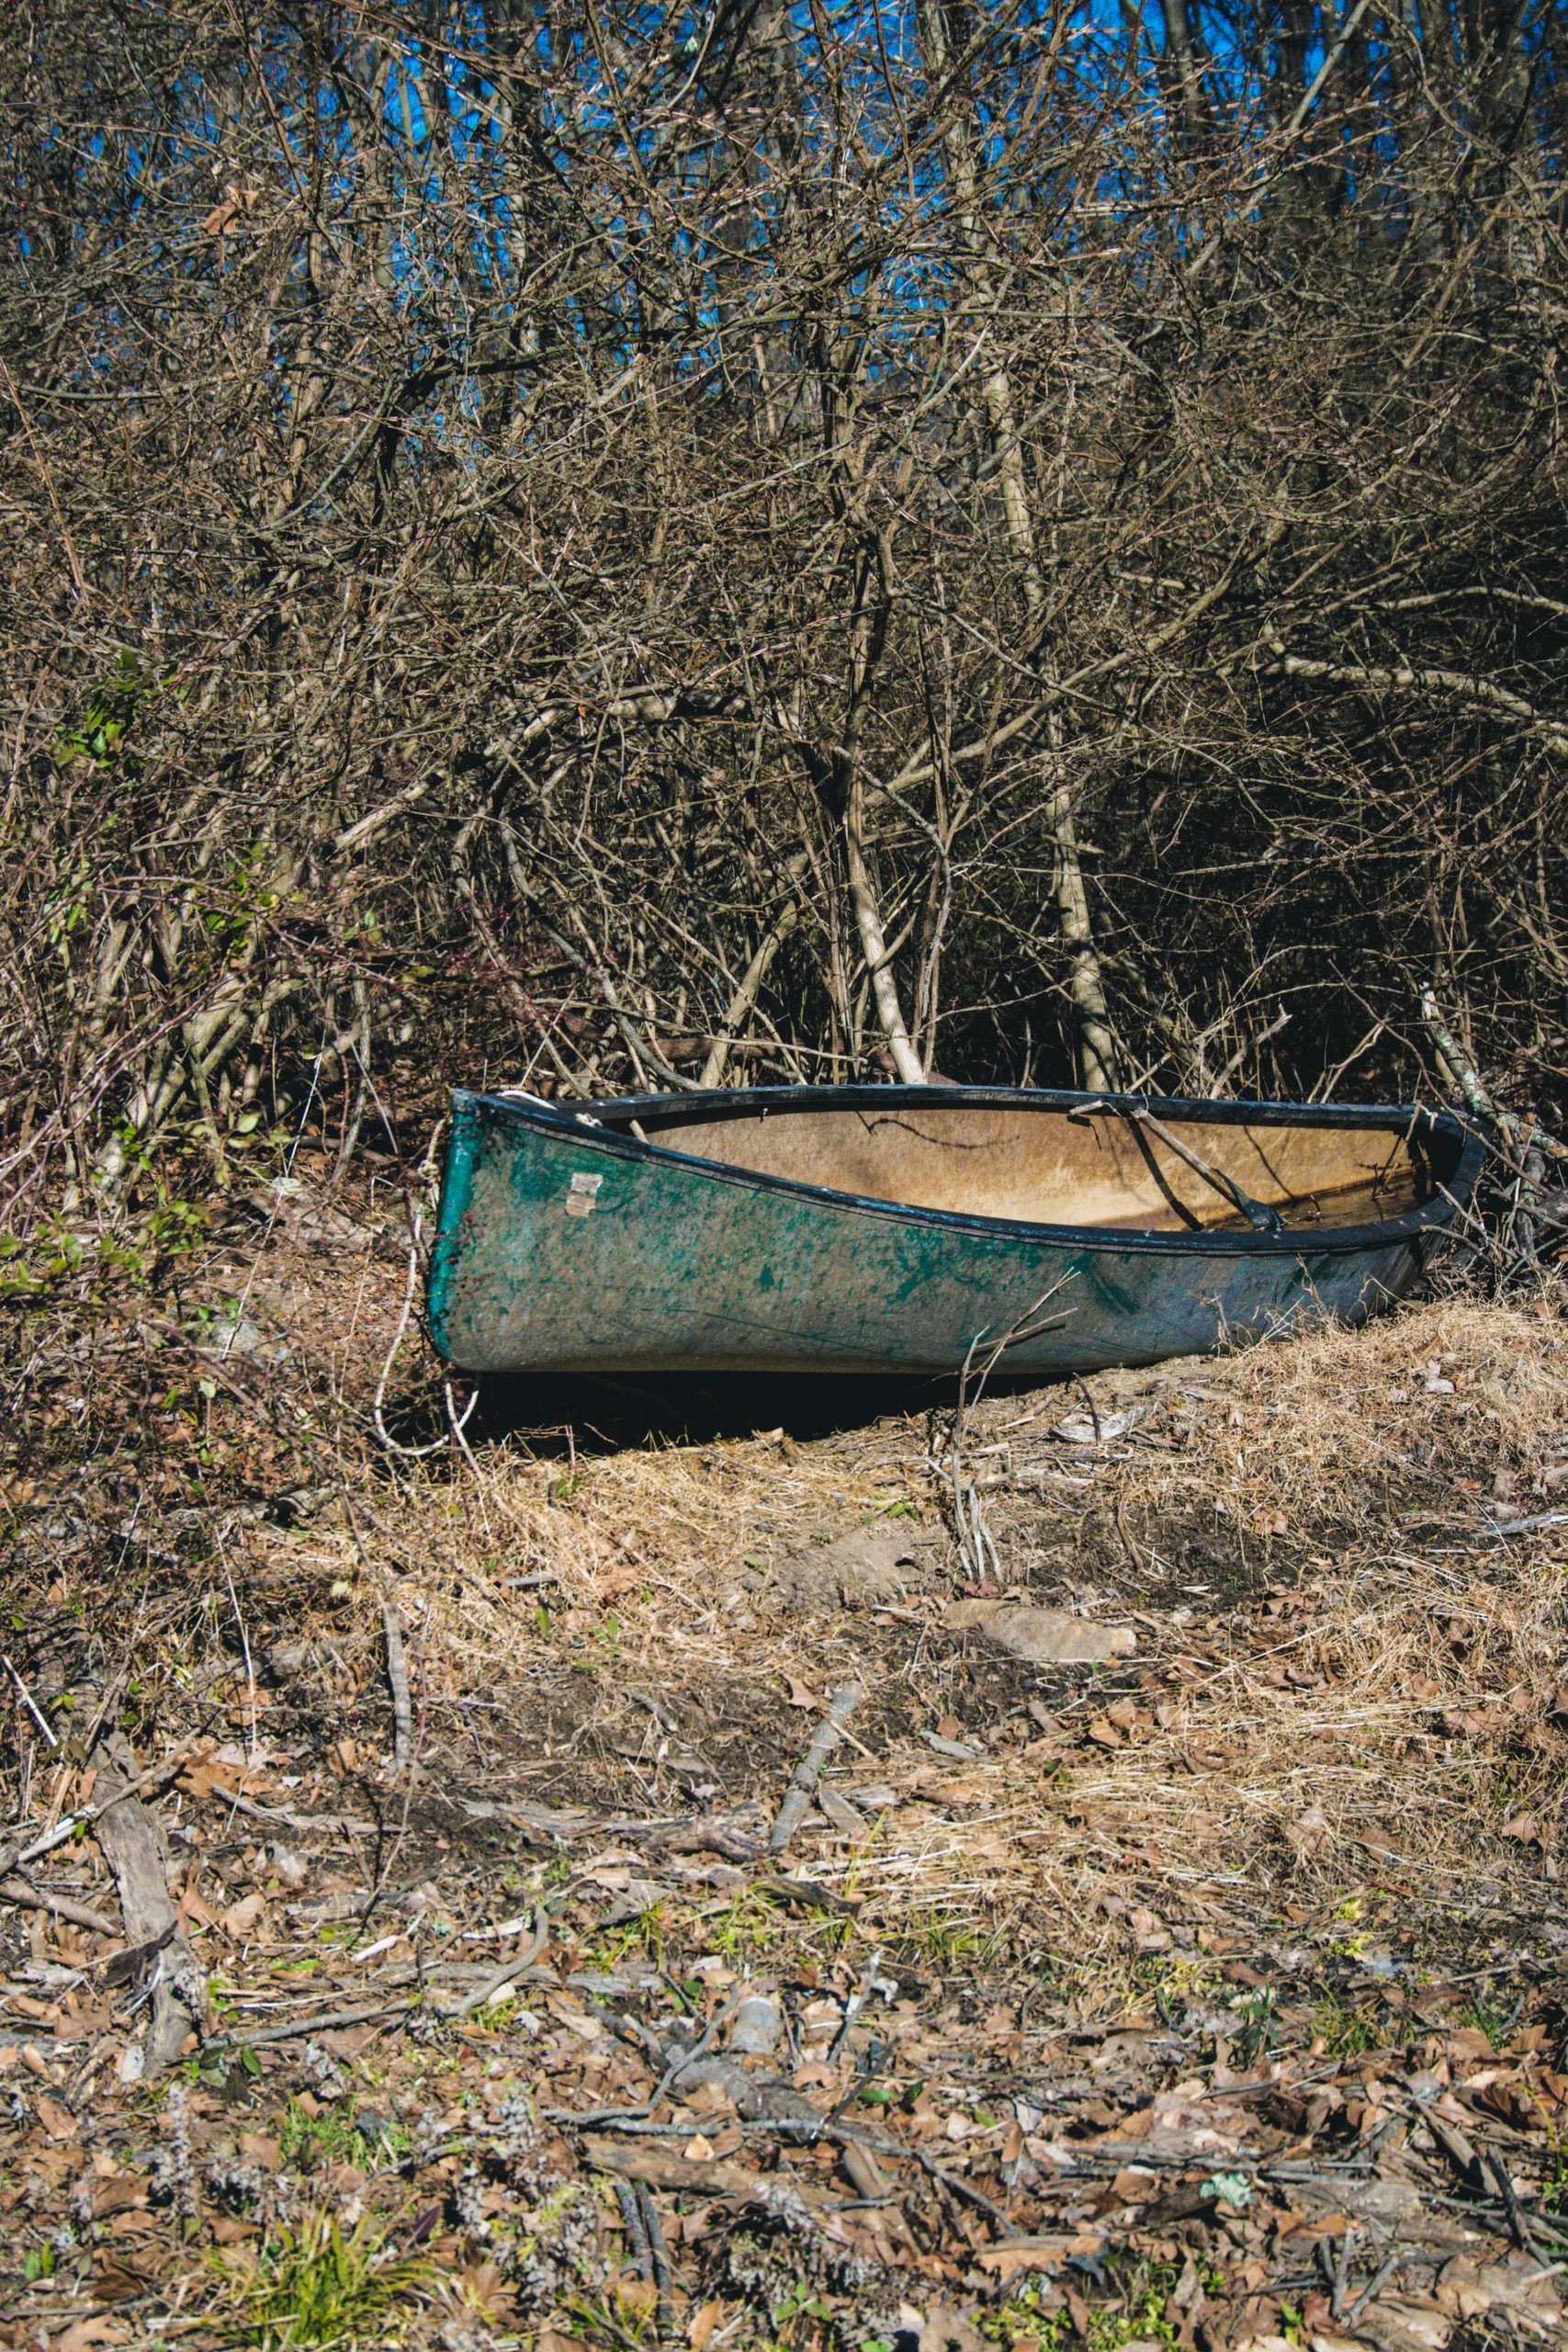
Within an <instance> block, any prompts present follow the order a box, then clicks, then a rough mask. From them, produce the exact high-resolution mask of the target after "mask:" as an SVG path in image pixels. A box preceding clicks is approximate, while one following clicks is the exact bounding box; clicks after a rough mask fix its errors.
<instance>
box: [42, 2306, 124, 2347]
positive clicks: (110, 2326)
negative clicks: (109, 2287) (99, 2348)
mask: <svg viewBox="0 0 1568 2352" xmlns="http://www.w3.org/2000/svg"><path fill="white" fill-rule="evenodd" d="M129 2343H130V2328H129V2327H126V2326H123V2325H122V2324H121V2323H120V2322H119V2321H118V2319H109V2318H108V2317H107V2315H106V2314H105V2313H104V2312H96V2313H95V2314H94V2316H93V2317H91V2318H90V2319H79V2320H76V2321H73V2324H72V2325H71V2326H70V2327H68V2328H67V2329H66V2330H65V2332H64V2334H63V2335H51V2337H50V2339H49V2352H88V2347H89V2346H91V2345H94V2344H129Z"/></svg>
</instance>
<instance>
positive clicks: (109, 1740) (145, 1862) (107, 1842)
mask: <svg viewBox="0 0 1568 2352" xmlns="http://www.w3.org/2000/svg"><path fill="white" fill-rule="evenodd" d="M93 1760H94V1761H95V1763H96V1765H97V1768H98V1779H97V1787H98V1789H99V1790H100V1791H101V1792H102V1795H101V1799H100V1802H99V1804H98V1805H97V1807H96V1832H97V1839H98V1845H99V1848H100V1849H101V1850H102V1853H103V1857H104V1860H105V1861H106V1862H107V1864H108V1866H109V1868H110V1870H111V1871H113V1872H114V1878H115V1884H116V1886H117V1888H118V1892H119V1907H120V1912H121V1915H122V1916H123V1917H124V1920H125V1939H126V1941H127V1943H129V1944H152V1945H156V1946H157V1947H158V1956H157V1961H156V1962H155V1970H154V1974H153V1979H152V2014H151V2018H150V2021H149V2023H148V2028H147V2045H146V2053H145V2057H144V2060H143V2070H144V2073H145V2075H146V2077H147V2079H148V2080H149V2081H151V2080H152V2077H153V2076H154V2075H158V2074H160V2073H161V2072H162V2071H163V2069H164V2067H165V2066H166V2065H168V2064H170V2063H171V2061H172V2060H174V2059H175V2058H177V2057H178V2056H179V2054H180V2052H181V2050H182V2049H183V2048H184V2047H185V2040H186V2035H187V2034H188V2033H189V2032H190V2031H191V2030H192V2029H193V2028H194V2029H195V2030H196V2031H197V2033H198V2034H199V2033H200V2032H201V2030H202V2027H203V2024H204V2014H203V2013H204V2007H205V1985H204V1981H203V1978H202V1973H201V1971H200V1969H199V1968H198V1967H197V1962H196V1955H195V1954H194V1952H193V1951H191V1948H190V1945H189V1943H188V1941H187V1940H186V1932H185V1929H184V1928H183V1927H182V1926H181V1924H180V1917H179V1914H178V1912H177V1911H176V1910H175V1906H174V1904H173V1902H172V1901H171V1899H170V1895H169V1874H168V1864H167V1861H166V1860H165V1857H164V1841H163V1838H162V1837H161V1835H160V1833H159V1830H158V1826H157V1824H156V1821H155V1819H154V1818H153V1816H152V1815H150V1814H149V1813H148V1811H147V1809H146V1807H145V1806H144V1805H143V1804H141V1800H140V1798H139V1797H138V1796H137V1795H136V1793H135V1792H136V1790H137V1788H138V1787H139V1786H140V1785H141V1782H142V1781H144V1780H145V1778H146V1775H145V1774H139V1773H138V1772H137V1770H136V1759H135V1758H134V1757H133V1756H132V1755H131V1752H130V1747H129V1745H128V1744H127V1742H126V1740H125V1738H124V1736H123V1735H122V1734H121V1733H119V1732H109V1733H107V1734H106V1735H105V1736H104V1737H103V1738H102V1739H100V1740H99V1742H98V1745H97V1747H96V1749H95V1750H94V1758H93Z"/></svg>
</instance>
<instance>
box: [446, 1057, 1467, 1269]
mask: <svg viewBox="0 0 1568 2352" xmlns="http://www.w3.org/2000/svg"><path fill="white" fill-rule="evenodd" d="M452 1103H453V1111H454V1114H456V1115H457V1117H458V1118H459V1119H460V1118H461V1117H462V1116H463V1114H465V1113H467V1114H469V1115H470V1116H471V1115H472V1114H475V1113H481V1114H483V1115H484V1116H485V1117H487V1118H491V1119H497V1120H501V1121H502V1122H504V1123H506V1124H509V1125H517V1126H520V1127H530V1128H533V1129H535V1130H536V1131H539V1132H542V1133H543V1134H546V1135H553V1136H559V1137H560V1139H561V1140H562V1141H563V1142H565V1141H568V1140H570V1142H572V1143H573V1144H575V1145H576V1146H578V1147H579V1148H582V1147H584V1146H587V1147H588V1148H592V1149H595V1150H600V1151H605V1152H609V1153H611V1154H613V1155H614V1156H615V1158H617V1159H642V1160H654V1161H660V1162H663V1163H666V1164H668V1165H671V1166H673V1167H679V1168H689V1169H690V1170H693V1172H694V1173H700V1174H702V1175H703V1176H704V1177H705V1178H707V1179H709V1180H710V1181H712V1182H716V1183H723V1184H737V1185H739V1186H742V1187H743V1188H745V1189H746V1190H748V1191H751V1192H759V1193H788V1194H789V1195H790V1196H791V1197H793V1198H795V1199H798V1200H810V1201H820V1202H822V1203H824V1204H828V1205H831V1206H834V1207H838V1208H845V1207H852V1208H855V1209H858V1210H862V1211H863V1212H864V1213H865V1214H867V1215H868V1216H880V1217H891V1218H894V1219H897V1220H898V1221H900V1222H903V1223H908V1224H914V1225H927V1226H940V1227H944V1228H945V1229H946V1230H948V1231H950V1232H959V1233H993V1234H995V1233H1006V1234H1014V1235H1019V1236H1037V1237H1038V1238H1040V1239H1042V1240H1050V1241H1062V1242H1070V1243H1071V1244H1072V1245H1073V1246H1074V1248H1076V1249H1088V1250H1118V1251H1123V1250H1152V1251H1157V1252H1159V1253H1161V1254H1164V1255H1172V1254H1174V1255H1177V1256H1183V1257H1185V1256H1190V1255H1191V1254H1193V1253H1194V1252H1197V1253H1200V1254H1201V1255H1203V1256H1205V1257H1236V1256H1251V1255H1254V1254H1266V1255H1270V1256H1273V1255H1281V1254H1282V1255H1284V1256H1287V1257H1300V1256H1302V1255H1303V1252H1309V1253H1310V1254H1312V1255H1314V1256H1316V1255H1317V1254H1319V1253H1320V1252H1324V1251H1328V1252H1334V1253H1338V1252H1342V1251H1343V1252H1348V1251H1354V1250H1367V1249H1369V1248H1371V1247H1373V1246H1374V1245H1375V1246H1377V1247H1380V1248H1381V1247H1383V1246H1386V1245H1387V1244H1389V1243H1390V1242H1396V1241H1402V1240H1405V1239H1411V1238H1415V1237H1416V1236H1417V1235H1420V1234H1423V1233H1435V1232H1440V1231H1441V1230H1442V1229H1443V1227H1446V1226H1448V1225H1450V1224H1451V1223H1452V1221H1453V1219H1454V1218H1455V1216H1458V1215H1459V1214H1460V1212H1461V1210H1462V1209H1463V1208H1464V1207H1465V1206H1466V1204H1468V1202H1469V1200H1470V1196H1471V1194H1472V1192H1473V1191H1474V1189H1475V1184H1476V1180H1477V1178H1478V1177H1479V1175H1480V1173H1481V1170H1482V1166H1483V1162H1484V1159H1485V1157H1486V1147H1485V1144H1484V1143H1483V1140H1482V1138H1481V1137H1480V1136H1477V1135H1476V1133H1475V1132H1474V1130H1473V1129H1472V1127H1470V1126H1469V1125H1466V1124H1465V1122H1464V1121H1462V1120H1461V1119H1459V1118H1457V1117H1456V1116H1455V1115H1454V1114H1453V1113H1452V1112H1450V1111H1444V1110H1437V1109H1433V1108H1431V1107H1429V1106H1427V1104H1424V1103H1246V1102H1213V1101H1210V1100H1207V1099H1204V1098H1199V1099H1197V1100H1193V1101H1189V1100H1187V1099H1185V1098H1183V1097H1181V1096H1176V1095H1158V1094H1089V1093H1081V1092H1071V1093H1068V1092H1058V1091H1053V1090H1048V1089H1046V1088H1043V1087H1027V1088H1026V1087H1010V1086H753V1087H718V1088H714V1089H713V1090H712V1091H708V1092H702V1091H695V1092H693V1093H690V1094H623V1095H617V1096H615V1097H614V1098H613V1099H610V1100H606V1101H602V1102H590V1103H579V1104H568V1103H547V1102H545V1101H544V1100H542V1099H541V1098H540V1097H539V1096H537V1095H525V1094H523V1093H521V1092H518V1093H497V1094H491V1093H481V1092H478V1091H468V1089H463V1088H459V1089H457V1091H455V1092H454V1094H453V1098H452ZM965 1108H973V1109H977V1110H998V1111H1037V1112H1042V1113H1053V1112H1054V1113H1056V1114H1062V1113H1072V1112H1078V1113H1083V1112H1086V1111H1087V1112H1099V1113H1111V1114H1121V1115H1122V1116H1124V1117H1127V1118H1129V1119H1134V1120H1135V1119H1136V1118H1138V1117H1139V1116H1140V1114H1152V1115H1153V1116H1154V1117H1155V1118H1157V1119H1159V1120H1160V1121H1162V1122H1164V1123H1168V1124H1170V1125H1183V1126H1185V1125H1213V1126H1216V1127H1227V1126H1228V1127H1235V1126H1243V1127H1245V1126H1250V1127H1269V1126H1273V1127H1318V1128H1335V1127H1339V1128H1344V1129H1347V1130H1354V1129H1356V1128H1372V1129H1377V1130H1381V1131H1382V1133H1383V1134H1385V1135H1392V1134H1394V1133H1400V1132H1402V1133H1404V1134H1405V1135H1408V1136H1418V1137H1419V1138H1420V1139H1421V1141H1422V1142H1423V1143H1424V1144H1427V1145H1431V1144H1433V1143H1436V1144H1438V1145H1439V1147H1441V1146H1444V1145H1446V1146H1447V1147H1448V1148H1450V1150H1451V1152H1452V1154H1453V1158H1452V1161H1451V1164H1450V1167H1449V1169H1448V1170H1447V1171H1446V1173H1445V1174H1444V1175H1443V1176H1442V1177H1441V1178H1440V1180H1438V1182H1435V1183H1434V1187H1433V1190H1432V1192H1431V1193H1430V1194H1429V1196H1428V1197H1427V1199H1426V1200H1424V1201H1420V1202H1417V1203H1416V1205H1415V1206H1414V1207H1412V1208H1409V1209H1407V1210H1405V1211H1404V1213H1403V1214H1402V1215H1400V1216H1392V1217H1380V1218H1377V1219H1375V1220H1374V1221H1373V1222H1372V1223H1371V1224H1361V1225H1346V1226H1316V1225H1314V1226H1313V1227H1310V1228H1303V1227H1299V1226H1298V1227H1287V1228H1286V1229H1285V1230H1284V1231H1283V1232H1269V1231H1260V1230H1258V1229H1257V1228H1256V1227H1250V1226H1249V1227H1247V1228H1245V1229H1238V1228H1236V1227H1221V1228H1220V1229H1218V1230H1216V1229H1214V1228H1212V1227H1204V1228H1201V1229H1200V1230H1197V1231H1194V1230H1192V1229H1190V1228H1189V1227H1181V1228H1179V1229H1178V1230H1176V1231H1158V1230H1150V1229H1145V1228H1141V1227H1120V1226H1119V1227H1108V1226H1103V1225H1058V1224H1051V1223H1041V1222H1039V1221H1036V1220H1034V1219H1031V1218H1027V1217H998V1216H975V1215H972V1214H971V1213H970V1212H968V1211H966V1210H959V1209H932V1208H921V1207H919V1206H917V1205H915V1204H913V1203H911V1202H908V1201H896V1200H887V1199H886V1198H881V1197H878V1196H876V1195H874V1194H871V1193H851V1192H844V1191H841V1190H839V1189H837V1188H835V1187H833V1186H831V1185H826V1184H809V1183H805V1182H799V1181H797V1180H796V1179H795V1178H794V1177H788V1176H770V1175H766V1174H764V1173H762V1172H761V1170H756V1169H750V1168H746V1167H744V1166H737V1165H736V1164H734V1163H733V1162H730V1161H727V1160H719V1159H703V1158H702V1157H701V1155H700V1154H698V1153H695V1152H692V1151H689V1150H684V1151H675V1150H671V1148H669V1147H668V1146H667V1145H662V1144H660V1143H658V1142H657V1141H655V1140H654V1139H653V1138H652V1136H649V1138H648V1140H646V1141H643V1140H640V1139H639V1138H638V1137H637V1136H635V1135H632V1134H631V1133H630V1132H629V1131H628V1130H629V1127H630V1123H631V1122H632V1121H633V1120H634V1119H635V1120H636V1121H637V1125H639V1126H641V1127H642V1128H643V1129H644V1130H645V1132H646V1131H647V1130H648V1129H649V1127H650V1126H655V1125H658V1124H660V1122H662V1121H669V1122H671V1124H674V1125H681V1126H682V1127H690V1126H692V1125H699V1124H704V1123H706V1122H710V1121H711V1122H714V1123H719V1122H722V1121H724V1120H727V1119H734V1118H744V1117H747V1116H751V1117H755V1116H757V1115H758V1114H763V1115H770V1116H771V1115H774V1114H777V1115H779V1116H784V1117H787V1116H789V1115H790V1114H798V1113H804V1112H813V1111H864V1112H870V1113H873V1114H879V1115H881V1116H886V1114H888V1113H889V1112H898V1111H956V1110H962V1109H965Z"/></svg>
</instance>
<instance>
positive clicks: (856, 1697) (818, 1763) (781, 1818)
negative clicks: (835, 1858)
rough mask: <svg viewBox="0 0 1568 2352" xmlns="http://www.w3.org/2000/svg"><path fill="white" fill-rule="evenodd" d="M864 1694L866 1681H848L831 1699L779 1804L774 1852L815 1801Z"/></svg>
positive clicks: (770, 1843)
mask: <svg viewBox="0 0 1568 2352" xmlns="http://www.w3.org/2000/svg"><path fill="white" fill-rule="evenodd" d="M864 1696H865V1686H864V1684H863V1683H861V1682H846V1683H845V1685H844V1687H843V1689H842V1690H841V1691H834V1693H833V1695H832V1697H831V1698H830V1699H829V1702H828V1712H827V1713H826V1714H825V1715H824V1716H823V1718H822V1720H821V1722H820V1723H819V1724H818V1726H817V1732H816V1736H815V1737H814V1738H813V1740H812V1742H811V1745H810V1747H808V1748H807V1751H806V1753H805V1755H804V1756H803V1757H802V1758H801V1759H800V1761H799V1763H798V1764H797V1765H796V1766H795V1773H794V1776H793V1778H792V1779H791V1781H790V1784H789V1786H788V1788H787V1789H786V1790H785V1791H784V1803H783V1804H781V1805H780V1807H779V1810H778V1817H777V1819H776V1820H775V1821H774V1823H773V1832H772V1835H771V1836H770V1837H769V1839H768V1851H769V1853H770V1854H782V1853H783V1852H784V1848H785V1847H786V1846H787V1845H788V1844H789V1841H790V1839H791V1838H793V1837H794V1836H795V1831H796V1830H797V1829H798V1828H799V1826H800V1824H801V1821H802V1818H803V1817H804V1815H805V1813H806V1808H807V1805H808V1804H810V1803H811V1794H812V1791H813V1790H814V1789H815V1788H816V1786H817V1783H818V1781H819V1780H820V1779H821V1778H822V1770H823V1767H824V1765H825V1764H826V1763H827V1761H828V1758H829V1756H831V1754H832V1753H833V1750H834V1748H835V1747H837V1746H838V1744H839V1741H840V1738H841V1737H842V1736H843V1731H844V1726H845V1724H847V1723H848V1722H849V1719H850V1717H851V1716H852V1714H853V1713H854V1711H855V1709H856V1708H857V1707H858V1706H859V1705H860V1702H861V1701H862V1700H863V1698H864Z"/></svg>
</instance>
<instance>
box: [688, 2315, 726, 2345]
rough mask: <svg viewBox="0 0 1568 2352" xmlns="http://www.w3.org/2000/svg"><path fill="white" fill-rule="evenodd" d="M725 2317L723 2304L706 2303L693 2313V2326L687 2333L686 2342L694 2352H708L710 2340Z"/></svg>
mask: <svg viewBox="0 0 1568 2352" xmlns="http://www.w3.org/2000/svg"><path fill="white" fill-rule="evenodd" d="M723 2317H724V2305H723V2304H722V2303H704V2305H703V2306H702V2308H701V2310H700V2311H695V2312H693V2313H692V2324H691V2326H690V2327H689V2328H688V2329H687V2331H686V2341H687V2343H688V2344H689V2345H690V2346H691V2347H692V2352H707V2342H708V2338H709V2337H710V2336H711V2335H712V2334H713V2332H714V2329H715V2328H716V2326H717V2325H718V2324H719V2321H720V2320H721V2319H722V2318H723Z"/></svg>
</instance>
